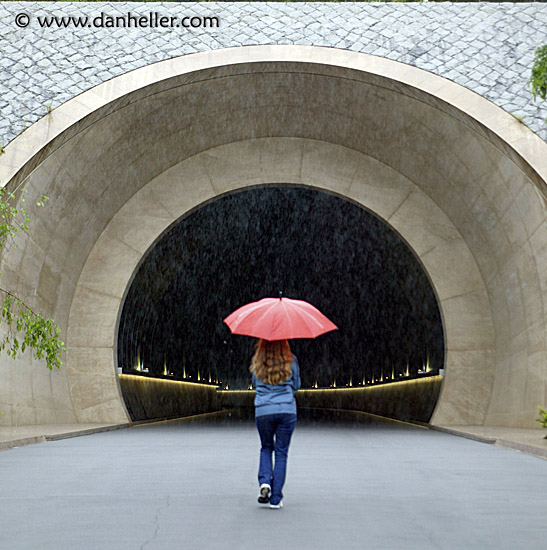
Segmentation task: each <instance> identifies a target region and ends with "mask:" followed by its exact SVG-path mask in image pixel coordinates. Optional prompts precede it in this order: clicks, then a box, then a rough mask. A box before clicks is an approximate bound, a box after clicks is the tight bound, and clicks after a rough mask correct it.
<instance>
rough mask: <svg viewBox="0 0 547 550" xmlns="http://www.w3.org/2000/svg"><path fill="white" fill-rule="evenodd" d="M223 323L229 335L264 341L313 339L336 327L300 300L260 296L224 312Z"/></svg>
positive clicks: (312, 307) (315, 309) (316, 310)
mask: <svg viewBox="0 0 547 550" xmlns="http://www.w3.org/2000/svg"><path fill="white" fill-rule="evenodd" d="M224 322H225V323H226V324H227V325H228V327H229V328H230V330H231V331H232V333H233V334H241V335H244V336H254V337H255V338H262V339H264V340H290V339H293V338H316V337H317V336H319V335H320V334H324V333H325V332H330V331H331V330H336V329H337V328H338V327H337V326H336V325H335V324H334V323H333V322H332V321H330V320H329V319H327V318H326V317H325V316H324V315H323V314H322V313H321V312H320V311H319V310H318V309H317V308H315V307H314V306H312V305H311V304H309V303H308V302H304V301H303V300H293V299H291V298H263V299H262V300H259V301H258V302H252V303H250V304H246V305H244V306H242V307H240V308H239V309H236V310H235V311H234V312H233V313H231V314H230V315H228V317H226V319H224Z"/></svg>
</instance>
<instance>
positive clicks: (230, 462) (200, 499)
mask: <svg viewBox="0 0 547 550" xmlns="http://www.w3.org/2000/svg"><path fill="white" fill-rule="evenodd" d="M302 417H304V415H302ZM361 418H362V419H363V421H361V422H354V423H349V424H348V423H346V422H344V421H343V420H347V419H340V418H338V419H331V420H333V421H325V419H323V420H322V421H321V422H312V421H310V420H307V421H306V420H305V419H304V418H302V420H301V421H300V422H299V425H298V426H297V428H296V431H295V433H294V436H293V442H292V444H291V448H290V453H289V467H288V475H287V482H286V485H285V491H284V492H285V499H284V502H285V507H284V508H283V509H282V510H270V509H269V508H265V507H262V506H260V505H259V504H258V503H257V501H256V495H257V491H258V485H257V481H256V472H257V465H258V450H259V449H258V445H259V443H258V435H257V433H256V429H255V427H254V425H253V424H252V422H250V421H249V420H245V419H239V420H238V419H235V418H233V417H232V418H230V419H223V420H218V421H208V422H188V421H172V422H167V423H162V424H153V425H144V426H138V427H133V428H128V429H125V430H118V431H114V432H106V433H99V434H93V435H88V436H83V437H76V438H72V439H66V440H61V441H52V442H48V443H43V444H39V445H31V446H27V447H20V448H14V449H10V450H7V451H3V452H1V453H0V480H1V483H2V490H1V494H0V548H1V549H2V550H4V549H5V550H22V549H29V550H30V549H32V550H48V549H55V550H60V549H78V550H84V549H93V550H98V549H116V550H121V549H131V550H138V549H147V550H151V549H161V550H168V549H192V550H198V549H207V550H217V549H218V550H232V549H233V550H236V549H237V550H245V549H253V550H255V549H276V550H277V549H280V550H293V549H294V550H299V549H314V550H321V549H328V550H333V549H335V550H336V549H344V550H346V549H348V550H349V549H359V550H362V549H367V550H376V549H378V550H379V549H382V550H395V549H397V550H399V549H403V550H410V549H415V548H416V549H420V550H426V549H437V548H439V549H447V550H459V549H477V550H478V549H480V550H486V549H496V550H503V549H508V550H509V549H510V550H521V549H522V550H536V549H538V550H539V549H541V548H545V547H546V546H545V545H546V541H547V527H546V524H545V517H547V496H546V495H547V461H545V460H542V459H540V458H537V457H533V456H529V455H526V454H522V453H519V452H517V451H514V450H509V449H504V448H500V447H495V446H492V445H487V444H484V443H479V442H475V441H471V440H468V439H463V438H460V437H456V436H453V435H448V434H444V433H439V432H435V431H429V430H426V429H423V428H419V427H414V426H410V425H407V424H402V423H398V422H392V421H381V420H379V419H375V418H372V417H366V418H365V417H361Z"/></svg>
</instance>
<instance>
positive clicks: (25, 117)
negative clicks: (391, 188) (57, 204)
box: [0, 2, 547, 145]
mask: <svg viewBox="0 0 547 550" xmlns="http://www.w3.org/2000/svg"><path fill="white" fill-rule="evenodd" d="M151 11H156V12H158V13H159V14H160V15H167V16H178V17H182V16H185V15H196V16H201V17H204V16H216V17H218V18H219V21H220V26H219V27H218V28H190V29H183V28H164V29H160V28H74V27H73V26H72V27H69V28H53V27H50V28H42V27H40V25H39V22H38V17H43V16H53V15H55V16H65V17H66V16H88V17H91V18H94V17H97V16H100V14H101V12H103V13H105V14H106V15H108V16H120V15H125V14H127V13H128V12H131V13H132V14H134V15H146V14H148V13H149V12H151ZM21 12H25V13H27V14H28V15H30V24H29V25H28V27H26V28H18V27H17V25H16V24H15V18H16V15H17V14H19V13H21ZM544 43H547V4H544V3H502V4H494V3H472V4H463V5H462V4H459V3H456V4H449V3H441V4H400V3H394V4H360V3H315V2H314V3H262V2H254V3H253V2H249V3H246V2H237V3H193V2H192V3H183V4H181V3H164V4H160V3H154V4H147V3H133V2H119V3H108V2H104V3H103V2H93V3H85V4H82V3H64V2H63V3H60V2H59V3H56V2H3V3H1V4H0V51H1V52H2V53H1V58H0V110H1V113H2V116H1V117H0V144H2V145H6V144H7V143H8V142H9V141H11V140H12V139H13V138H14V137H16V136H17V135H18V134H19V133H20V132H22V131H23V130H24V129H25V128H26V127H28V126H29V125H30V124H32V123H33V122H35V121H36V120H37V119H38V118H40V117H41V116H43V115H45V114H46V113H47V112H48V109H49V108H55V107H57V106H59V105H61V104H62V103H64V102H65V101H67V100H68V99H70V98H71V97H73V96H75V95H77V94H79V93H80V92H82V91H84V90H87V89H89V88H91V87H92V86H95V85H97V84H100V83H101V82H104V81H105V80H107V79H109V78H112V77H114V76H117V75H120V74H122V73H125V72H127V71H130V70H132V69H135V68H138V67H142V66H144V65H147V64H150V63H153V62H156V61H161V60H164V59H168V58H171V57H175V56H180V55H184V54H188V53H193V52H199V51H207V50H211V49H218V48H225V47H231V46H244V45H252V44H307V45H316V46H331V47H335V48H343V49H350V50H355V51H360V52H366V53H369V54H374V55H378V56H383V57H387V58H390V59H394V60H397V61H401V62H404V63H408V64H411V65H414V66H416V67H420V68H422V69H426V70H428V71H431V72H433V73H436V74H438V75H441V76H444V77H446V78H449V79H451V80H453V81H455V82H457V83H459V84H462V85H464V86H466V87H468V88H470V89H471V90H474V91H475V92H477V93H479V94H481V95H483V96H484V97H486V98H488V99H490V100H491V101H493V102H494V103H496V104H497V105H499V106H501V107H503V108H504V109H505V110H506V111H508V112H511V113H513V114H515V115H518V116H521V117H522V118H523V119H524V122H525V123H526V124H528V125H529V126H530V127H531V128H532V129H533V130H534V131H535V132H536V133H538V134H539V135H540V136H541V137H542V138H543V139H547V127H546V124H545V118H546V117H547V102H545V101H544V102H541V101H538V102H537V103H534V101H533V99H532V96H531V93H530V89H529V85H528V79H529V77H530V69H531V65H532V60H533V55H534V50H535V48H537V47H538V46H539V45H541V44H544Z"/></svg>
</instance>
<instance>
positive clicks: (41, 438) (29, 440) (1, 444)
mask: <svg viewBox="0 0 547 550" xmlns="http://www.w3.org/2000/svg"><path fill="white" fill-rule="evenodd" d="M130 426H131V424H129V423H126V424H115V425H112V426H102V427H99V428H86V429H85V430H76V431H73V432H65V433H60V434H51V435H47V434H46V435H37V436H33V437H23V438H21V439H13V440H11V441H0V451H6V450H8V449H13V448H14V447H24V446H26V445H35V444H37V443H45V442H46V441H59V440H61V439H69V438H71V437H79V436H80V435H90V434H94V433H100V432H111V431H113V430H121V429H123V428H129V427H130Z"/></svg>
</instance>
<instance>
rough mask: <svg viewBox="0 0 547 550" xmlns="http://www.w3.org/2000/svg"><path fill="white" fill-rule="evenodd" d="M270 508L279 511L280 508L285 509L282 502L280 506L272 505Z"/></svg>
mask: <svg viewBox="0 0 547 550" xmlns="http://www.w3.org/2000/svg"><path fill="white" fill-rule="evenodd" d="M270 508H273V509H274V510H279V509H280V508H283V501H282V500H280V501H279V504H270Z"/></svg>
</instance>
